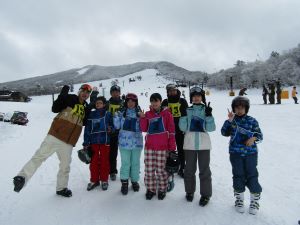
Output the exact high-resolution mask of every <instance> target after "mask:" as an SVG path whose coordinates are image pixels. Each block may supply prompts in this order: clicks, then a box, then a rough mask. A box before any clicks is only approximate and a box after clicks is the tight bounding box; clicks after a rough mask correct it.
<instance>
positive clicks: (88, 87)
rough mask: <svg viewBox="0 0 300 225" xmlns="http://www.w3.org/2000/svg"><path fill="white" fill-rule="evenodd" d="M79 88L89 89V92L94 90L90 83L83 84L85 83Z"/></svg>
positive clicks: (82, 89) (81, 89)
mask: <svg viewBox="0 0 300 225" xmlns="http://www.w3.org/2000/svg"><path fill="white" fill-rule="evenodd" d="M79 90H80V91H87V92H88V93H91V92H92V87H91V85H89V84H83V85H81V87H80V88H79Z"/></svg>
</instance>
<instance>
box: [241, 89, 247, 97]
mask: <svg viewBox="0 0 300 225" xmlns="http://www.w3.org/2000/svg"><path fill="white" fill-rule="evenodd" d="M246 91H247V88H242V89H241V90H240V92H239V96H244V95H247V93H246Z"/></svg>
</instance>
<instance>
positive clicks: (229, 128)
mask: <svg viewBox="0 0 300 225" xmlns="http://www.w3.org/2000/svg"><path fill="white" fill-rule="evenodd" d="M231 107H232V111H231V112H229V110H228V120H226V121H225V122H224V125H223V127H222V129H221V133H222V135H223V136H226V137H229V136H230V143H229V153H230V162H231V165H232V173H233V188H234V195H235V197H236V200H235V208H236V210H237V211H238V212H240V213H243V212H244V211H245V210H244V192H245V187H246V186H247V187H248V189H249V191H250V193H251V194H250V208H249V213H250V214H256V213H257V211H258V209H259V199H260V194H261V191H262V188H261V186H260V184H259V182H258V171H257V168H256V166H257V143H258V142H259V141H262V139H263V134H262V132H261V130H260V128H259V125H258V122H257V120H256V119H254V118H253V117H251V116H248V115H247V114H248V111H249V108H250V101H249V99H248V98H246V97H241V96H239V97H236V98H234V99H233V101H232V104H231Z"/></svg>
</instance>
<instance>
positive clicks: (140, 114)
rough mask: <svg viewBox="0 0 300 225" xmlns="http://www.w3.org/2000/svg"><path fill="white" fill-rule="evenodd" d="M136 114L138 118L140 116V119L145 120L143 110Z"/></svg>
mask: <svg viewBox="0 0 300 225" xmlns="http://www.w3.org/2000/svg"><path fill="white" fill-rule="evenodd" d="M138 114H139V116H140V117H141V118H145V117H146V115H145V111H144V110H142V111H141V112H139V113H138Z"/></svg>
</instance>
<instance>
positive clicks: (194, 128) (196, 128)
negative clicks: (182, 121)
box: [190, 116, 205, 132]
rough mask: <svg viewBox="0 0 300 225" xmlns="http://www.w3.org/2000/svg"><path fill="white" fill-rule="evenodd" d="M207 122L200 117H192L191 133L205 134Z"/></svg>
mask: <svg viewBox="0 0 300 225" xmlns="http://www.w3.org/2000/svg"><path fill="white" fill-rule="evenodd" d="M204 125H205V121H204V120H203V119H202V118H200V117H199V116H192V119H191V124H190V131H191V132H205V129H204Z"/></svg>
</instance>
